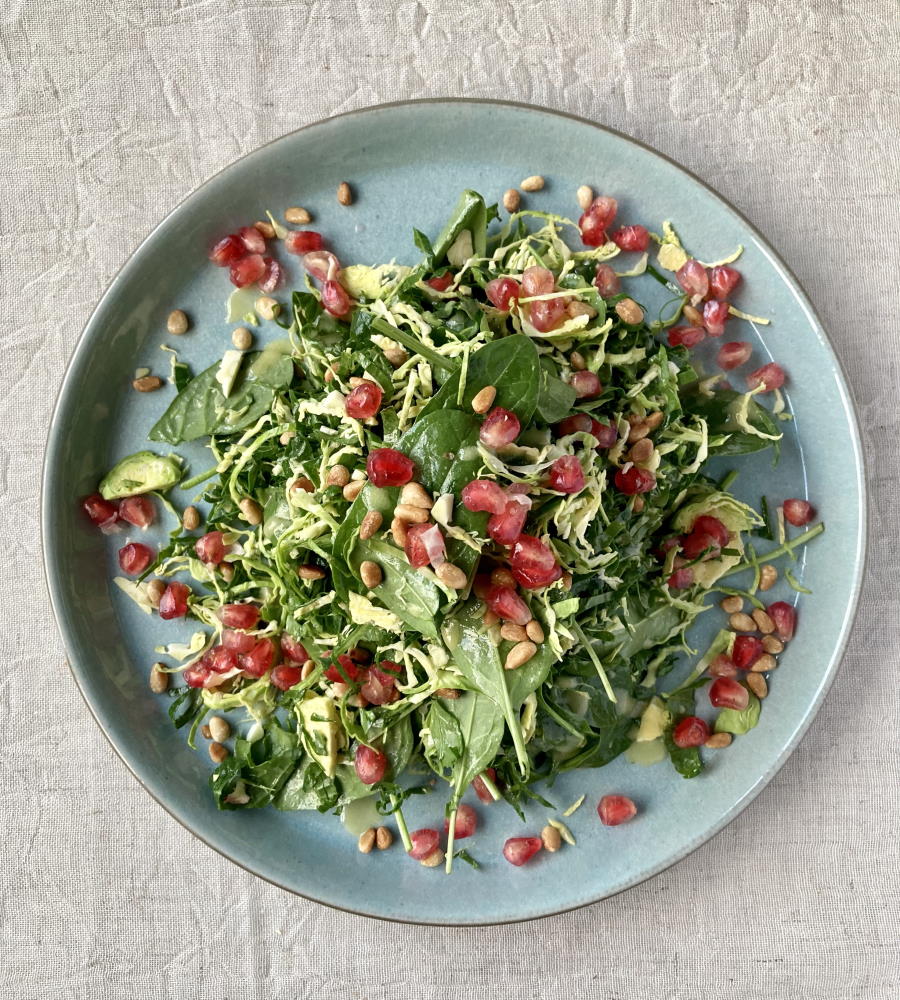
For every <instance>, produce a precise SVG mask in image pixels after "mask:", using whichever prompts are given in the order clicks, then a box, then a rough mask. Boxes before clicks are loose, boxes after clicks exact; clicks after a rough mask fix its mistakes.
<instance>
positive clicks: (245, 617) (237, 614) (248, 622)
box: [219, 604, 259, 629]
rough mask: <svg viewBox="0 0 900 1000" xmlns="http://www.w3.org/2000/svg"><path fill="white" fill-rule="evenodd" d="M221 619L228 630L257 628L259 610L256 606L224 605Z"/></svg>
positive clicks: (220, 614)
mask: <svg viewBox="0 0 900 1000" xmlns="http://www.w3.org/2000/svg"><path fill="white" fill-rule="evenodd" d="M219 618H221V620H222V624H223V625H224V626H225V627H226V628H243V629H247V628H255V627H256V623H257V622H258V621H259V608H258V607H256V605H255V604H223V605H222V610H221V611H220V612H219Z"/></svg>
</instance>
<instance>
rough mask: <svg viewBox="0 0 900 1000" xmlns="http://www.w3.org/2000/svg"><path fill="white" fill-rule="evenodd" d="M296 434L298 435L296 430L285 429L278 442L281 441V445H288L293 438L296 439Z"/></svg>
mask: <svg viewBox="0 0 900 1000" xmlns="http://www.w3.org/2000/svg"><path fill="white" fill-rule="evenodd" d="M296 436H297V435H296V433H295V432H294V431H285V432H284V433H283V434H282V435H281V436H280V437H279V438H278V443H279V444H280V445H281V446H282V447H286V446H287V445H289V444H290V443H291V441H293V440H294V438H295V437H296Z"/></svg>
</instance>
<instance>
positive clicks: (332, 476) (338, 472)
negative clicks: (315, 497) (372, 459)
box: [325, 465, 350, 486]
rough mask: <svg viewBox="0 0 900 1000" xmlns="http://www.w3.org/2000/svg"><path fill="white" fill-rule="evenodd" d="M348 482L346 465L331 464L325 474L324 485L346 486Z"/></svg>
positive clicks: (348, 472) (348, 471) (348, 473)
mask: <svg viewBox="0 0 900 1000" xmlns="http://www.w3.org/2000/svg"><path fill="white" fill-rule="evenodd" d="M349 482H350V470H349V469H348V468H347V466H346V465H332V467H331V468H330V469H329V470H328V475H327V476H325V485H326V486H346V485H347V483H349Z"/></svg>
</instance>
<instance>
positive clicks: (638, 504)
mask: <svg viewBox="0 0 900 1000" xmlns="http://www.w3.org/2000/svg"><path fill="white" fill-rule="evenodd" d="M631 509H632V510H633V511H634V513H635V514H640V512H641V511H642V510H643V509H644V498H643V497H642V496H634V497H632V498H631Z"/></svg>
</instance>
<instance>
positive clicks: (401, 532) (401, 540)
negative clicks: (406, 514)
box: [391, 517, 406, 549]
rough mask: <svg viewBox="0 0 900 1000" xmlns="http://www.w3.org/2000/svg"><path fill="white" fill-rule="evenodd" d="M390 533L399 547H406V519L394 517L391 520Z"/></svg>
mask: <svg viewBox="0 0 900 1000" xmlns="http://www.w3.org/2000/svg"><path fill="white" fill-rule="evenodd" d="M391 535H392V536H393V539H394V541H395V542H396V544H397V545H399V546H400V548H401V549H403V548H406V521H404V520H403V519H402V518H399V517H395V518H394V519H393V520H392V521H391Z"/></svg>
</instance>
